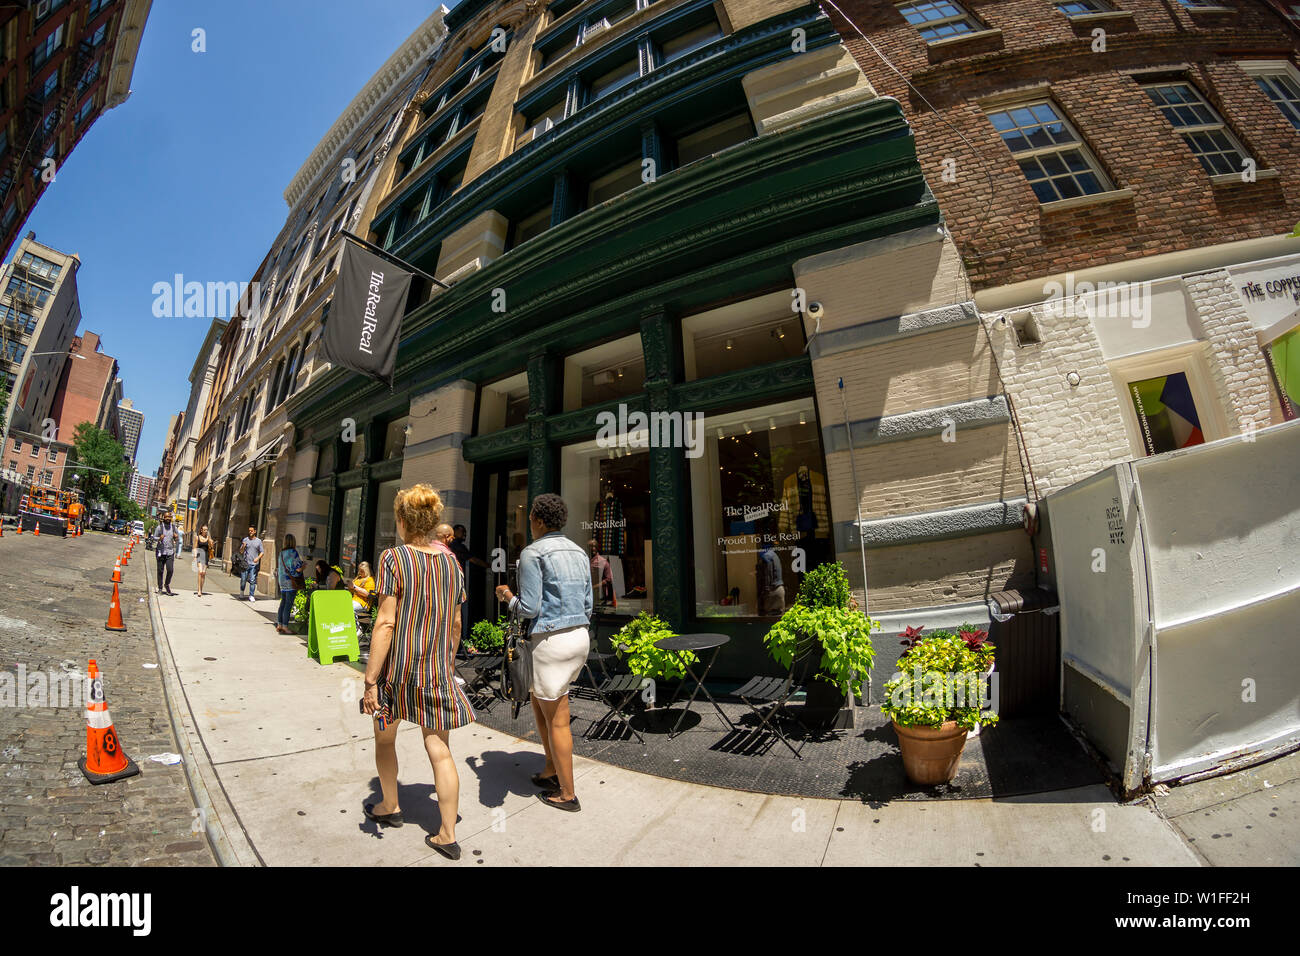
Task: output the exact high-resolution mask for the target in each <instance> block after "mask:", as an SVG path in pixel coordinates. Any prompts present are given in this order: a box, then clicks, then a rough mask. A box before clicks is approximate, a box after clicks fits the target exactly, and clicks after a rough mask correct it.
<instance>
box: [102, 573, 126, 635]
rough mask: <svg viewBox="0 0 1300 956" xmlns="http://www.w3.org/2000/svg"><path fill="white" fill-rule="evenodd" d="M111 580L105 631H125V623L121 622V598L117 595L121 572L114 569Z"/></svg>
mask: <svg viewBox="0 0 1300 956" xmlns="http://www.w3.org/2000/svg"><path fill="white" fill-rule="evenodd" d="M114 577H115V578H117V580H115V581H114V582H113V603H112V604H110V605H109V606H108V623H107V624H105V625H104V630H106V631H125V630H126V625H125V624H123V623H122V599H121V597H119V596H118V593H117V585H118V582H119V581H120V580H121V572H120V571H115V572H114Z"/></svg>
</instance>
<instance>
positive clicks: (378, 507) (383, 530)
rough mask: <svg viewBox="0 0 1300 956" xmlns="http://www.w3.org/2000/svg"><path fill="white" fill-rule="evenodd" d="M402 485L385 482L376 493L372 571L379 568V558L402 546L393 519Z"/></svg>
mask: <svg viewBox="0 0 1300 956" xmlns="http://www.w3.org/2000/svg"><path fill="white" fill-rule="evenodd" d="M401 486H402V483H401V481H399V480H393V481H385V482H383V483H382V484H381V485H379V486H378V488H377V489H376V491H375V494H376V495H377V496H378V497H377V498H376V499H375V553H374V557H373V559H372V560H371V562H370V568H371V570H372V571H374V570H376V569H378V567H379V556H380V555H381V554H383V553H384V551H386V550H387V549H389V548H392V547H395V546H396V545H398V544H401V542H400V541H398V540H397V522H396V520H395V519H394V518H393V500H394V499H395V498H396V497H397V491H398V489H399V488H401Z"/></svg>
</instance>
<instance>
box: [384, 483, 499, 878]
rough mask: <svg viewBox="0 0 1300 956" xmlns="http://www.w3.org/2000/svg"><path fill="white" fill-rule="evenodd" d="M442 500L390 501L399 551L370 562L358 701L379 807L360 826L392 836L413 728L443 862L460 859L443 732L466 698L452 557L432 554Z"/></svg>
mask: <svg viewBox="0 0 1300 956" xmlns="http://www.w3.org/2000/svg"><path fill="white" fill-rule="evenodd" d="M442 508H443V506H442V499H441V498H440V497H439V495H438V493H437V492H436V491H434V490H433V489H432V488H430V487H429V486H428V485H426V484H418V485H415V486H414V487H412V488H409V489H405V490H403V491H399V492H398V493H397V498H396V500H395V501H394V503H393V515H394V517H395V518H396V523H397V535H398V537H399V538H400V539H401V540H402V544H400V545H398V546H397V547H395V548H389V549H388V550H387V551H385V552H384V553H383V554H382V555H381V556H380V558H379V581H378V588H377V591H378V593H379V612H378V615H377V617H376V619H375V628H374V632H373V633H372V634H371V637H370V660H369V662H368V664H367V665H366V690H365V698H364V699H363V701H362V704H363V708H364V710H365V712H366V713H367V714H375V715H382V716H383V717H384V718H385V722H384V723H383V725H382V726H381V721H380V720H378V719H376V720H375V769H376V770H377V771H378V773H379V785H380V788H381V789H382V791H383V800H382V801H381V802H380V803H377V804H366V806H365V813H366V816H367V817H368V818H369V819H371V820H373V821H375V822H376V823H378V824H380V825H382V826H400V825H401V823H402V810H401V806H400V802H399V800H398V792H397V728H398V724H399V722H400V721H403V720H409V721H411V722H412V723H416V724H419V725H420V727H421V729H422V730H423V731H424V748H425V752H426V753H427V754H428V756H429V763H430V764H431V765H432V767H433V780H434V787H435V789H436V790H437V792H438V813H439V815H440V816H441V818H442V821H441V825H440V826H439V827H438V832H437V833H435V834H430V835H428V836H426V837H425V838H424V842H425V843H427V844H428V845H429V846H430V847H432V848H433V849H434V850H436V851H438V852H439V853H441V854H442V855H443V856H445V857H447V858H448V859H451V860H458V859H460V845H459V844H457V843H456V811H457V807H458V804H459V802H460V776H459V774H458V773H457V772H456V761H455V760H454V759H453V758H452V755H451V743H450V740H449V732H450V731H452V730H454V729H456V728H457V727H464V726H465V725H466V724H468V723H470V722H472V721H473V720H474V710H473V708H472V707H471V706H470V703H469V698H468V697H466V696H465V692H464V691H463V690H461V688H460V685H459V684H458V683H457V682H456V681H455V680H454V677H455V674H456V651H457V648H458V646H459V644H460V606H461V603H462V602H463V601H464V600H465V578H464V575H462V574H461V571H460V566H459V565H458V564H457V563H456V559H455V557H454V556H453V555H452V554H451V552H450V551H448V550H447V549H446V548H442V547H439V546H437V545H436V543H435V541H434V538H433V532H434V528H435V527H436V526H437V524H438V521H439V519H440V518H441V517H442Z"/></svg>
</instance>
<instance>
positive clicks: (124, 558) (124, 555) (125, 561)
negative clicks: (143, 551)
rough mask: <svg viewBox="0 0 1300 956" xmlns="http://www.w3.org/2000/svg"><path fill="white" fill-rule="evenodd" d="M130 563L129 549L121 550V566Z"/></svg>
mask: <svg viewBox="0 0 1300 956" xmlns="http://www.w3.org/2000/svg"><path fill="white" fill-rule="evenodd" d="M130 563H131V549H130V548H127V549H126V550H125V551H123V552H122V567H126V566H127V565H128V564H130Z"/></svg>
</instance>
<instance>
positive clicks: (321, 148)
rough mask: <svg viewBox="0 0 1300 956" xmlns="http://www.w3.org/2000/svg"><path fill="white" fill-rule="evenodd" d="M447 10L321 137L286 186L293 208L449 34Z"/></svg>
mask: <svg viewBox="0 0 1300 956" xmlns="http://www.w3.org/2000/svg"><path fill="white" fill-rule="evenodd" d="M447 12H448V10H447V8H446V7H445V6H439V7H438V9H437V10H435V11H434V12H433V13H432V14H430V15H429V17H428V18H427V19H426V20H425V21H424V22H423V23H422V24H420V26H419V27H417V28H416V29H415V31H414V32H413V33H412V34H411V35H410V36H409V37H407V38H406V41H405V42H404V43H403V44H402V45H401V46H400V47H398V48H397V49H396V50H395V51H394V52H393V55H392V56H390V57H389V58H388V59H387V60H386V61H384V65H383V66H381V67H380V68H379V69H378V70H377V71H375V75H374V76H372V77H371V78H370V79H369V80H368V81H367V82H366V85H365V86H363V87H362V88H361V92H359V93H357V95H356V96H354V97H353V98H352V102H351V103H349V104H348V105H347V107H346V108H345V109H344V110H343V112H342V113H340V114H339V118H338V119H336V120H335V121H334V125H333V126H331V127H330V128H329V132H327V133H326V134H325V135H324V136H323V137H321V141H320V142H319V143H317V144H316V148H315V149H313V150H312V152H311V155H310V156H308V157H307V160H306V161H305V162H304V163H303V164H302V166H301V167H299V169H298V172H297V173H295V174H294V177H293V179H292V180H290V182H289V185H288V187H287V188H286V189H285V191H284V201H285V202H286V203H288V204H289V208H290V209H292V208H293V207H294V206H296V205H297V204H298V202H299V200H301V199H302V198H303V197H304V195H306V194H307V192H308V190H309V189H310V188H311V186H312V185H313V184H314V183H315V181H316V179H317V177H318V176H319V175H320V173H321V172H322V170H324V169H325V168H326V167H327V166H332V165H333V162H334V159H335V157H336V156H337V155H338V153H339V151H340V150H342V149H344V148H346V146H347V144H348V141H349V140H350V139H351V138H352V136H353V135H354V134H355V133H356V131H357V130H358V129H360V128H362V127H363V126H364V125H365V124H366V123H367V122H369V121H370V119H371V118H372V116H373V115H374V113H375V111H376V110H377V109H378V108H379V106H380V105H381V104H383V103H384V102H385V101H386V100H387V99H388V98H389V96H390V95H391V94H392V93H393V91H394V90H396V89H398V88H399V87H401V86H402V85H403V84H405V83H408V82H410V81H411V79H413V78H414V76H415V73H416V71H417V70H418V69H419V68H420V67H421V66H422V65H423V64H424V63H425V62H426V61H427V60H428V59H429V57H430V56H431V55H432V54H433V52H434V51H435V50H436V49H437V48H438V46H439V44H441V43H442V41H443V39H444V38H445V37H446V35H447V27H446V25H445V24H444V22H443V18H444V17H445V16H446V15H447Z"/></svg>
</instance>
